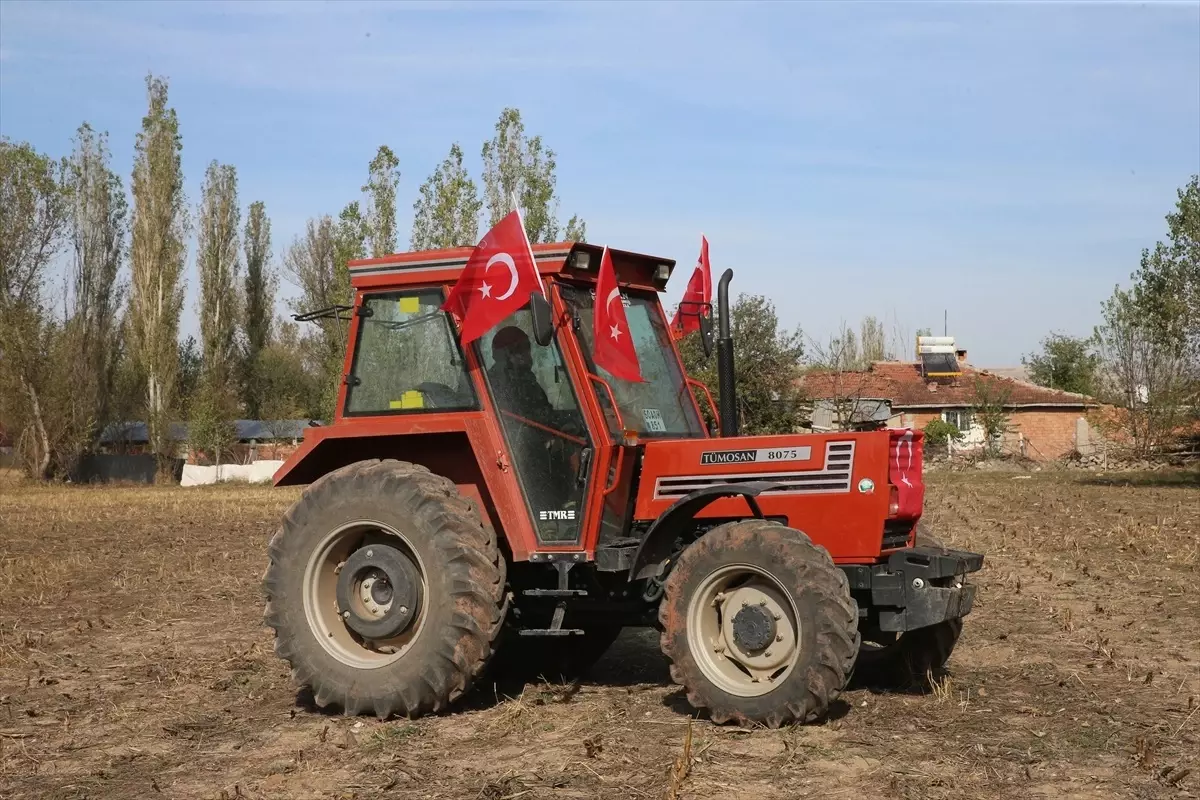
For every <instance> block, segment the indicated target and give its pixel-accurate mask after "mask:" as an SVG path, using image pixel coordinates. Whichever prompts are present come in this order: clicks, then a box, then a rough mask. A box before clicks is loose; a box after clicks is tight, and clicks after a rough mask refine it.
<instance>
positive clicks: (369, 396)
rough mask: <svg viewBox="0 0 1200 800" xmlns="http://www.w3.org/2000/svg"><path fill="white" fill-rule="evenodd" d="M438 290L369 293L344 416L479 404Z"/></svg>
mask: <svg viewBox="0 0 1200 800" xmlns="http://www.w3.org/2000/svg"><path fill="white" fill-rule="evenodd" d="M443 299H444V298H443V295H442V291H441V290H440V289H414V290H410V291H404V292H388V293H386V294H373V295H367V296H366V297H365V298H364V299H363V309H364V311H365V314H364V316H362V317H360V319H359V321H358V340H357V342H356V347H355V350H354V363H353V366H352V367H351V369H350V375H349V376H348V382H349V385H348V386H347V388H346V414H347V415H348V416H353V415H360V416H361V415H368V414H404V413H420V412H428V411H465V410H473V409H477V408H479V401H478V399H477V398H476V396H475V391H474V389H473V388H472V386H471V381H470V379H469V378H468V377H467V368H466V363H465V361H464V359H463V354H462V349H461V348H460V347H459V344H458V338H457V337H456V336H455V334H454V330H453V328H452V326H451V324H450V318H449V316H448V315H447V314H446V313H445V312H444V311H441V310H440V307H441V305H442V302H443Z"/></svg>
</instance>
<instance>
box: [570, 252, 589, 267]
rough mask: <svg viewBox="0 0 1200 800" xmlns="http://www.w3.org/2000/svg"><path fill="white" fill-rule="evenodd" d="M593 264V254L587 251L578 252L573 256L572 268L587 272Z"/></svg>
mask: <svg viewBox="0 0 1200 800" xmlns="http://www.w3.org/2000/svg"><path fill="white" fill-rule="evenodd" d="M591 264H592V254H591V253H589V252H587V251H585V250H576V251H575V252H574V253H572V254H571V266H572V267H574V268H575V269H578V270H583V271H584V272H587V270H588V267H590V266H591Z"/></svg>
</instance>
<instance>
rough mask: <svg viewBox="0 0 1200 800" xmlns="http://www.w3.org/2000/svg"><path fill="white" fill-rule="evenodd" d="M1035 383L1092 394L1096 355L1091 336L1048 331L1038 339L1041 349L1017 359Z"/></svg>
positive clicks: (1097, 366)
mask: <svg viewBox="0 0 1200 800" xmlns="http://www.w3.org/2000/svg"><path fill="white" fill-rule="evenodd" d="M1021 363H1022V364H1024V365H1025V366H1026V367H1027V368H1028V369H1029V377H1030V379H1031V380H1032V381H1033V382H1034V383H1036V384H1037V385H1038V386H1046V387H1049V388H1051V389H1059V390H1061V391H1064V392H1075V393H1076V394H1085V395H1088V396H1094V395H1095V394H1096V375H1097V371H1098V370H1099V369H1100V356H1099V354H1097V353H1096V352H1095V340H1094V339H1092V338H1088V339H1082V338H1078V337H1075V336H1067V335H1066V334H1062V333H1051V334H1050V335H1049V336H1047V337H1046V338H1045V339H1042V352H1040V353H1030V354H1029V355H1027V356H1024V357H1023V358H1022V359H1021Z"/></svg>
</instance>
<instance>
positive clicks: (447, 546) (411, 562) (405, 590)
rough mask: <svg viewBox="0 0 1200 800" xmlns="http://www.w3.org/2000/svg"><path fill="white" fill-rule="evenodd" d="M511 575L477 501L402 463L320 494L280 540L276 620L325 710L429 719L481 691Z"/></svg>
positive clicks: (273, 596)
mask: <svg viewBox="0 0 1200 800" xmlns="http://www.w3.org/2000/svg"><path fill="white" fill-rule="evenodd" d="M504 576H505V562H504V559H503V557H502V556H501V555H500V553H499V551H498V549H497V546H496V540H495V536H494V534H492V532H491V530H490V528H485V526H484V525H483V523H482V522H481V520H480V517H479V514H478V513H477V511H476V509H475V508H474V506H473V504H472V503H471V501H469V500H467V499H466V498H464V497H463V496H462V495H460V494H459V493H458V490H457V488H456V487H455V486H454V484H453V483H451V482H450V481H449V480H447V479H446V478H443V477H441V476H438V475H434V474H433V473H431V472H429V471H428V470H427V469H425V468H424V467H421V466H417V465H414V464H409V463H406V462H402V461H361V462H357V463H355V464H351V465H349V466H347V467H343V468H342V469H339V470H337V471H335V472H332V473H330V474H328V475H326V476H324V477H322V478H321V479H320V480H318V481H317V482H316V483H314V484H312V485H311V486H310V487H308V489H307V490H306V491H305V492H304V494H303V495H301V497H300V499H299V500H298V501H297V502H296V503H295V505H293V506H292V508H291V509H290V510H289V511H288V512H287V515H286V516H285V517H284V521H283V525H282V527H281V528H280V529H279V531H278V532H277V533H276V534H275V536H274V538H272V539H271V544H270V563H269V565H268V567H267V571H266V575H265V576H264V588H265V591H266V595H267V605H266V613H265V618H266V622H267V624H268V625H269V626H270V627H272V628H274V630H275V652H276V653H277V654H278V655H280V656H281V657H282V658H284V659H285V660H286V661H288V662H289V663H290V664H291V667H292V675H293V677H294V678H295V679H296V681H297V682H298V683H300V684H301V685H304V686H308V687H310V688H311V689H312V693H313V698H314V699H315V701H316V704H317V705H318V706H331V707H336V708H340V709H341V710H342V711H343V712H344V713H346V714H348V715H355V714H362V713H373V714H375V715H376V716H378V717H379V718H381V719H384V718H387V717H389V716H391V715H393V714H401V715H405V716H410V717H411V716H417V715H421V714H426V713H429V712H436V711H440V710H442V709H444V708H445V707H446V706H448V705H449V704H450V703H451V702H453V701H454V700H456V699H458V698H459V697H460V696H462V695H463V694H464V693H466V692H467V690H468V689H470V687H471V685H472V683H473V682H474V680H475V679H476V678H477V677H478V676H479V675H480V674H482V672H483V670H484V669H485V667H486V666H487V664H488V661H489V660H490V659H491V657H492V654H493V650H494V644H495V641H496V637H497V635H498V634H499V632H500V629H501V627H502V624H503V621H504V615H505V612H506V610H507V604H506V601H505V593H504Z"/></svg>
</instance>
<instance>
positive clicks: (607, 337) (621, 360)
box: [592, 247, 642, 383]
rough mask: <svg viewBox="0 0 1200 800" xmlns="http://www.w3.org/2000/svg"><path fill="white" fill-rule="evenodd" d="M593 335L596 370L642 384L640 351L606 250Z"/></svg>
mask: <svg viewBox="0 0 1200 800" xmlns="http://www.w3.org/2000/svg"><path fill="white" fill-rule="evenodd" d="M592 335H593V337H594V338H595V339H596V352H595V354H594V356H595V360H596V366H598V367H603V368H604V369H605V370H606V371H607V372H608V373H609V374H610V375H612V376H613V377H614V378H620V379H621V380H623V381H630V382H632V383H641V382H642V369H641V367H639V366H638V357H637V350H636V349H634V346H633V337H632V336H631V335H630V334H629V320H627V319H626V318H625V303H624V301H623V300H622V299H621V290H620V289H619V288H617V273H616V272H615V271H614V270H613V263H612V258H611V257H610V256H609V255H608V248H607V247H606V248H604V255H603V256H601V257H600V279H599V281H597V282H596V312H595V317H594V319H593V323H592Z"/></svg>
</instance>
